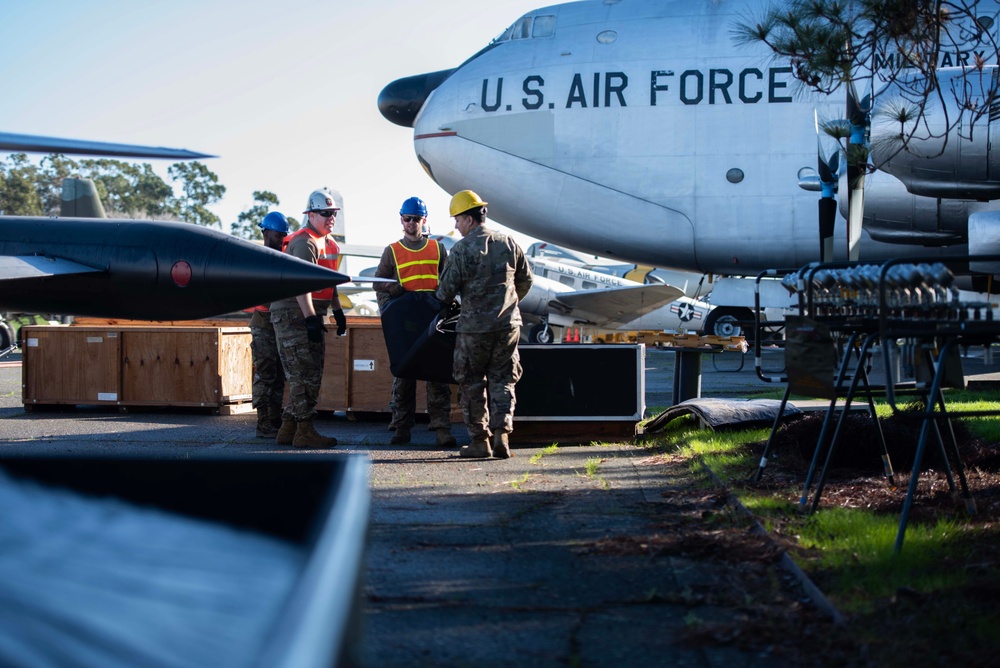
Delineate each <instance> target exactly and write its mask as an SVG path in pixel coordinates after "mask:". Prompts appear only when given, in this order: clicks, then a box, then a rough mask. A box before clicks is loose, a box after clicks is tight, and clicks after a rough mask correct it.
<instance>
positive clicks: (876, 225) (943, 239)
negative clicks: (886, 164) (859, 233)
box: [840, 172, 988, 247]
mask: <svg viewBox="0 0 1000 668" xmlns="http://www.w3.org/2000/svg"><path fill="white" fill-rule="evenodd" d="M842 179H843V180H842V183H841V189H842V192H844V191H846V187H847V185H846V175H844V177H842ZM985 206H988V205H986V204H981V203H978V202H973V201H970V200H959V199H940V198H937V197H919V196H914V195H913V194H911V193H910V192H908V191H907V189H906V186H905V185H904V184H903V183H902V182H901V181H900V180H899V179H897V178H895V177H893V176H891V175H889V174H886V173H885V172H875V173H874V174H870V175H868V176H867V177H866V178H865V211H864V222H863V223H862V227H863V228H864V230H865V232H866V233H868V235H870V236H871V238H872V239H874V240H876V241H881V242H883V243H891V244H906V245H911V246H924V247H941V246H951V245H954V244H961V243H965V241H966V240H967V227H968V220H969V215H970V214H971V213H973V212H974V211H975V210H977V209H979V208H982V207H985ZM840 212H841V214H843V216H844V217H845V218H846V217H847V198H846V197H841V198H840Z"/></svg>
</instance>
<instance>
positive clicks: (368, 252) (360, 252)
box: [337, 244, 385, 258]
mask: <svg viewBox="0 0 1000 668" xmlns="http://www.w3.org/2000/svg"><path fill="white" fill-rule="evenodd" d="M337 245H338V246H340V254H341V255H354V256H356V257H379V258H380V257H382V251H384V250H385V246H366V245H364V244H337Z"/></svg>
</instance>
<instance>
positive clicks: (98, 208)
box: [59, 178, 108, 218]
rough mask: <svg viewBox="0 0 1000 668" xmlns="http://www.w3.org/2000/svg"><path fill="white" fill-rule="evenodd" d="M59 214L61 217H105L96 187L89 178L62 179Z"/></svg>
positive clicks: (106, 215)
mask: <svg viewBox="0 0 1000 668" xmlns="http://www.w3.org/2000/svg"><path fill="white" fill-rule="evenodd" d="M59 215H60V216H62V217H63V218H107V217H108V214H107V213H105V211H104V205H103V204H101V198H100V197H98V196H97V187H96V186H95V185H94V182H93V181H91V180H90V179H73V178H69V179H63V183H62V202H61V204H60V206H59Z"/></svg>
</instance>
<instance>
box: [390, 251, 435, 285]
mask: <svg viewBox="0 0 1000 668" xmlns="http://www.w3.org/2000/svg"><path fill="white" fill-rule="evenodd" d="M425 241H426V243H425V244H424V246H423V248H420V249H419V250H412V249H410V248H407V247H406V246H404V245H403V243H402V242H401V241H394V242H393V243H391V244H389V247H390V248H391V249H392V257H393V259H394V260H395V261H396V273H397V274H398V275H399V284H400V285H402V286H403V288H405V289H406V290H410V291H412V292H432V291H434V290H437V286H438V265H439V264H440V263H441V249H440V248H438V242H437V241H436V240H434V239H426V240H425Z"/></svg>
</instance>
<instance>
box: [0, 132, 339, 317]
mask: <svg viewBox="0 0 1000 668" xmlns="http://www.w3.org/2000/svg"><path fill="white" fill-rule="evenodd" d="M0 151H47V152H57V153H76V154H87V155H116V156H124V157H143V158H170V159H174V160H189V159H195V158H201V157H212V156H208V155H206V154H203V153H196V152H193V151H186V150H183V149H168V148H159V147H146V146H135V145H130V144H108V143H102V142H82V141H76V140H62V139H53V138H46V137H27V136H25V135H11V134H0ZM349 280H351V279H350V277H349V276H345V275H344V274H340V273H338V272H335V271H332V270H330V269H326V268H324V267H319V266H317V265H314V264H310V263H308V262H304V261H302V260H299V259H297V258H294V257H291V256H289V255H285V254H283V253H280V252H278V251H274V250H271V249H269V248H264V247H263V246H258V245H256V244H253V243H251V242H249V241H244V240H242V239H237V238H236V237H233V236H231V235H228V234H224V233H222V232H218V231H216V230H211V229H207V228H204V227H200V226H198V225H190V224H187V223H170V222H157V221H149V220H142V221H138V220H108V219H94V218H63V217H60V218H32V217H23V216H0V311H27V312H32V313H59V314H64V315H84V316H96V317H106V318H132V319H138V320H184V319H192V318H203V317H208V316H213V315H219V314H223V313H230V312H233V311H238V310H240V309H243V308H247V307H251V306H256V305H257V304H262V303H266V302H270V301H273V300H275V299H280V298H283V297H291V296H293V295H300V294H303V293H306V292H310V291H314V290H318V289H321V288H324V287H327V286H330V285H340V284H342V283H346V282H347V281H349Z"/></svg>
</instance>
